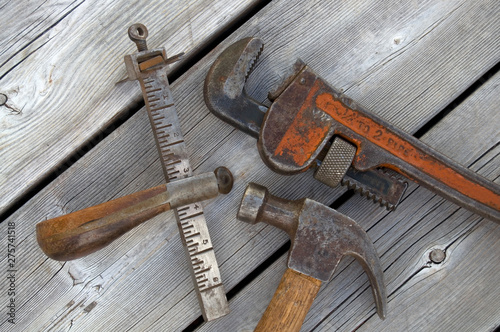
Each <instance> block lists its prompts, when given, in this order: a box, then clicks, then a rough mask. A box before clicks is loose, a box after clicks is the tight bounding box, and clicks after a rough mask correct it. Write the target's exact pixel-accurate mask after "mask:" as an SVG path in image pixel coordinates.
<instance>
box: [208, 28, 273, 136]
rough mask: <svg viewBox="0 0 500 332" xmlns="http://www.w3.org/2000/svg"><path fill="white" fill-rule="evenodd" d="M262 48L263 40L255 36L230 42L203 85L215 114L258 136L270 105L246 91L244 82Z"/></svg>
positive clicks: (251, 134)
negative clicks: (259, 100)
mask: <svg viewBox="0 0 500 332" xmlns="http://www.w3.org/2000/svg"><path fill="white" fill-rule="evenodd" d="M263 49H264V43H263V42H262V40H261V39H259V38H254V37H249V38H245V39H242V40H240V41H238V42H236V43H234V44H232V45H231V46H229V47H228V48H226V49H225V50H224V51H223V52H222V53H221V54H220V55H219V57H218V58H217V60H215V62H214V64H213V65H212V67H211V68H210V70H209V71H208V74H207V77H206V79H205V86H204V89H203V92H204V96H205V103H206V104H207V106H208V108H209V109H210V111H211V112H212V113H213V114H214V115H215V116H217V117H219V118H220V119H221V120H223V121H225V122H227V123H229V124H231V125H232V126H234V127H236V128H238V129H240V130H241V131H243V132H245V133H247V134H249V135H250V136H253V137H255V138H257V137H258V136H259V131H260V125H261V123H262V121H263V119H264V114H265V113H266V111H267V107H266V106H265V105H262V104H261V103H259V102H257V101H256V100H254V99H252V98H250V97H249V96H248V95H247V93H246V92H245V83H246V81H247V78H248V76H249V75H250V74H251V72H252V70H253V68H254V66H255V64H256V62H257V60H258V58H259V56H260V54H261V53H262V50H263Z"/></svg>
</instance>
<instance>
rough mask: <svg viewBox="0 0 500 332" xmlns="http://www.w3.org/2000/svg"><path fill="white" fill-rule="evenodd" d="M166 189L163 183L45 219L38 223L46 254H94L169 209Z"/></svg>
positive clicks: (58, 257)
mask: <svg viewBox="0 0 500 332" xmlns="http://www.w3.org/2000/svg"><path fill="white" fill-rule="evenodd" d="M166 190H167V189H166V186H165V185H160V186H157V187H154V188H150V189H146V190H143V191H139V192H136V193H133V194H130V195H127V196H124V197H120V198H117V199H114V200H111V201H109V202H106V203H102V204H99V205H95V206H92V207H89V208H86V209H83V210H79V211H76V212H73V213H70V214H67V215H64V216H60V217H57V218H53V219H49V220H45V221H42V222H40V223H38V224H37V225H36V233H37V241H38V244H39V245H40V248H42V250H43V252H44V253H45V254H46V255H47V256H49V257H50V258H52V259H55V260H59V261H68V260H72V259H77V258H80V257H83V256H86V255H88V254H91V253H93V252H95V251H97V250H99V249H101V248H103V247H105V246H107V245H108V244H110V243H111V242H112V241H113V240H115V239H117V238H118V237H120V236H121V235H122V234H124V233H126V232H128V231H129V230H131V229H132V228H134V227H135V226H137V225H139V224H141V223H143V222H144V221H146V220H149V219H151V218H153V217H154V216H156V215H158V214H160V213H162V212H164V211H167V210H169V209H170V204H168V203H167V202H166V201H165V197H163V196H164V195H165V194H166ZM162 202H164V203H165V204H161V203H162Z"/></svg>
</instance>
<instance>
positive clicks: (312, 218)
mask: <svg viewBox="0 0 500 332" xmlns="http://www.w3.org/2000/svg"><path fill="white" fill-rule="evenodd" d="M238 219H240V220H242V221H245V222H249V223H256V222H265V223H267V224H270V225H273V226H276V227H279V228H281V229H283V230H285V231H286V232H287V233H288V235H289V236H290V238H291V242H292V246H291V248H290V252H289V256H288V267H289V268H291V269H294V270H296V271H298V272H300V273H303V274H305V275H308V276H311V277H314V278H316V279H319V280H321V281H328V280H330V279H331V277H332V276H333V274H334V273H335V269H336V268H337V266H338V264H339V262H340V260H341V259H342V257H343V256H344V255H350V256H353V257H354V258H356V260H357V261H358V262H359V263H360V264H361V265H362V267H363V269H364V270H365V272H366V274H367V275H368V278H369V280H370V283H371V286H372V291H373V296H374V298H375V303H376V305H377V312H378V314H379V316H380V317H381V318H384V317H385V313H386V306H387V304H386V289H385V285H384V275H383V272H382V268H381V265H380V261H379V258H378V256H377V252H376V250H375V247H374V246H373V243H372V241H371V240H370V238H369V237H368V235H367V234H366V232H365V231H364V230H363V229H362V228H361V227H360V226H359V225H358V224H357V223H356V222H355V221H354V220H352V219H351V218H349V217H347V216H345V215H343V214H341V213H339V212H337V211H336V210H334V209H331V208H329V207H327V206H325V205H323V204H320V203H318V202H316V201H313V200H310V199H307V198H306V199H301V200H297V201H288V200H284V199H281V198H278V197H274V196H272V195H270V194H269V193H268V191H267V189H266V188H265V187H262V186H259V185H256V184H254V183H250V184H249V185H248V187H247V189H246V191H245V194H244V195H243V199H242V202H241V205H240V209H239V211H238Z"/></svg>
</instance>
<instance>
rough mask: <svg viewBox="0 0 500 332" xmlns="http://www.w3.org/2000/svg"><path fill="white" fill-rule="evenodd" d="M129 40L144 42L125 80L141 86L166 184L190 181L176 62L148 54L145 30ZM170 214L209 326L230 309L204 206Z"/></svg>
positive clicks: (161, 53) (136, 29) (157, 52)
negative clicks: (171, 66) (171, 79)
mask: <svg viewBox="0 0 500 332" xmlns="http://www.w3.org/2000/svg"><path fill="white" fill-rule="evenodd" d="M141 32H142V34H141ZM134 34H135V35H134ZM129 36H130V37H131V39H132V40H133V41H136V43H137V39H142V38H143V39H144V44H143V46H142V47H141V45H139V43H138V47H139V51H140V52H139V53H135V54H132V55H127V56H126V57H125V63H126V65H127V70H128V72H129V78H136V79H138V80H139V82H140V84H141V89H142V93H143V96H144V101H145V103H146V108H147V111H148V115H149V120H150V121H151V127H152V129H153V133H154V137H155V141H156V146H157V148H158V153H159V154H160V160H161V164H162V166H163V173H164V175H165V179H166V181H167V182H170V181H175V180H176V179H182V178H185V177H189V176H191V175H192V169H191V165H190V164H189V158H188V154H187V150H186V145H185V143H184V137H183V135H182V132H181V127H180V124H179V118H178V116H177V111H176V109H175V105H174V100H173V98H172V92H171V91H170V86H169V83H168V78H167V66H168V63H169V62H173V61H176V60H178V58H175V57H174V58H172V59H167V57H166V53H165V49H163V48H159V49H154V50H150V51H149V50H147V47H146V44H145V38H146V36H147V30H146V27H144V26H143V25H139V24H134V25H133V26H131V27H130V29H129ZM138 37H142V38H138ZM174 213H175V218H176V220H177V225H178V227H179V232H180V234H181V238H182V242H183V244H184V247H185V249H186V253H187V255H188V257H189V261H190V262H191V264H190V266H191V268H190V270H191V275H192V277H193V281H194V284H195V290H196V293H197V295H198V300H199V303H200V307H201V311H202V314H203V318H204V319H205V321H210V320H213V319H216V318H218V317H221V316H224V315H226V314H228V313H229V306H228V303H227V299H226V294H225V291H224V287H223V284H222V281H221V277H220V272H219V267H218V265H217V260H216V258H215V252H214V249H213V247H212V241H211V239H210V234H209V233H208V228H207V224H206V220H205V216H204V214H203V208H202V206H201V205H200V204H198V203H195V204H191V205H187V206H183V207H181V208H177V209H174Z"/></svg>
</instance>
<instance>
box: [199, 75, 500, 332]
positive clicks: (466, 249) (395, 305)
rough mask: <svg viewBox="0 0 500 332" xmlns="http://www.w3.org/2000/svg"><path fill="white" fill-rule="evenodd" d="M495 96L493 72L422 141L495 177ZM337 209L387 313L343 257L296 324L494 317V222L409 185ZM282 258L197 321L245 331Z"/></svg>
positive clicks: (497, 84) (369, 327)
mask: <svg viewBox="0 0 500 332" xmlns="http://www.w3.org/2000/svg"><path fill="white" fill-rule="evenodd" d="M499 102H500V74H497V75H496V76H494V77H493V78H491V79H490V80H489V81H488V82H487V83H486V84H485V85H484V86H483V87H481V89H480V90H479V91H477V92H476V93H475V94H473V95H472V96H471V97H469V98H468V99H467V100H466V101H465V102H463V103H462V104H461V105H460V106H458V107H457V108H456V109H454V110H453V112H452V113H450V114H449V115H448V116H447V117H445V118H444V119H443V120H442V121H441V122H439V123H438V124H437V125H436V126H435V127H433V128H432V130H431V131H429V132H428V133H427V134H426V135H424V137H423V138H422V140H423V141H425V142H426V143H427V144H429V145H431V146H434V147H436V148H438V149H439V150H441V151H442V152H443V153H446V154H447V155H449V156H453V158H454V159H455V160H457V161H459V162H461V163H462V164H464V165H467V166H469V167H471V168H472V169H473V170H475V171H478V172H479V173H480V174H482V175H484V176H486V177H488V178H490V179H492V180H496V182H497V183H498V182H500V168H499V167H498V165H499V163H500V147H499V144H498V142H500V132H499V131H498V123H497V122H498V120H497V121H493V122H492V119H495V115H496V113H497V105H498V103H499ZM464 124H467V125H464ZM443 133H445V134H443ZM461 137H467V140H463V139H460V138H461ZM339 211H341V212H343V213H345V214H347V215H349V216H351V217H353V218H355V219H356V220H357V221H358V222H359V223H360V224H362V225H363V226H364V227H365V228H366V229H368V230H369V231H368V233H369V235H370V236H371V238H372V239H373V240H374V242H375V245H376V247H377V250H378V252H379V255H380V256H381V261H382V264H383V266H384V269H385V280H386V284H387V288H388V294H389V306H388V316H387V318H386V319H385V321H381V320H380V319H379V318H378V316H377V315H376V313H375V310H374V302H373V298H372V294H371V291H370V288H369V282H368V278H367V277H366V275H364V272H363V270H362V269H361V267H360V266H359V264H357V263H356V262H355V261H353V260H352V259H349V258H346V259H344V261H343V262H342V263H341V265H340V266H339V268H338V270H337V271H338V272H337V273H336V275H335V276H334V278H333V280H332V281H331V282H330V283H328V284H326V285H323V288H322V290H321V291H320V293H319V295H318V297H317V298H316V300H315V302H314V303H313V306H312V308H311V310H310V313H309V316H308V317H307V318H306V321H305V323H304V325H303V329H302V330H303V331H330V330H332V331H333V330H335V331H336V330H340V331H351V330H357V331H422V330H426V331H457V330H460V331H469V330H471V331H472V330H474V331H492V330H493V329H494V328H495V327H498V326H499V325H500V292H498V291H496V289H497V287H496V283H497V281H498V278H497V276H498V273H499V269H500V267H499V266H500V259H499V258H498V254H497V253H498V251H499V250H500V226H499V225H497V224H495V223H493V222H491V221H488V220H482V219H481V218H480V217H478V216H476V215H474V214H472V213H470V212H468V211H466V210H464V209H458V208H457V207H456V206H455V205H453V204H451V203H449V202H446V201H445V200H443V199H441V198H440V197H437V196H435V195H433V194H432V193H430V192H429V191H427V190H425V189H423V188H418V189H417V186H415V185H412V186H411V188H410V194H408V195H406V197H405V200H404V201H403V202H402V204H401V205H400V206H399V207H398V209H397V211H395V212H393V213H387V212H384V211H382V210H381V209H378V208H377V207H375V206H373V205H372V204H370V203H369V202H367V201H366V200H364V199H362V198H360V197H355V198H353V199H351V200H350V201H349V202H347V203H346V204H344V205H343V206H342V207H341V208H340V209H339ZM434 249H443V250H445V252H446V259H445V260H444V262H443V263H441V264H435V263H432V262H431V261H430V259H429V253H430V252H431V251H432V250H434ZM285 264H286V257H285V256H283V257H281V258H280V259H279V260H278V261H277V262H276V263H274V264H273V266H271V267H270V268H269V269H267V270H266V271H265V272H264V273H263V274H262V275H260V276H259V277H258V278H257V279H255V280H254V281H253V282H252V283H251V284H250V285H248V286H247V287H246V288H245V289H244V290H242V291H241V292H240V293H239V294H238V295H237V296H236V297H235V298H234V299H233V300H232V301H231V303H230V305H231V307H232V308H233V312H232V313H231V315H233V316H232V319H227V320H219V321H216V322H210V323H207V324H205V325H204V326H203V327H202V328H200V329H199V330H200V331H211V330H221V331H222V330H231V331H237V330H238V331H246V330H253V328H254V327H255V326H256V324H257V322H258V320H259V319H260V317H261V315H262V313H263V311H264V309H265V307H266V306H267V303H269V301H270V300H271V298H272V295H273V292H274V290H275V289H276V287H277V286H278V284H279V282H280V279H281V275H282V274H283V272H284V270H285Z"/></svg>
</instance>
